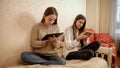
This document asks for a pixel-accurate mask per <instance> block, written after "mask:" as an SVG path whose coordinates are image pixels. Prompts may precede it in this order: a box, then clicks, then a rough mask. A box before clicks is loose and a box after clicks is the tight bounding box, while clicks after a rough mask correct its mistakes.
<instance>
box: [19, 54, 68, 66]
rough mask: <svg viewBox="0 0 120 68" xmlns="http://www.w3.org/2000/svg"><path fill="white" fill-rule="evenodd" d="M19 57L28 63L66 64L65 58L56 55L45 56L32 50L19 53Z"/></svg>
mask: <svg viewBox="0 0 120 68" xmlns="http://www.w3.org/2000/svg"><path fill="white" fill-rule="evenodd" d="M21 59H22V61H24V62H25V63H28V64H42V65H50V64H56V65H64V64H66V62H65V60H64V59H63V58H62V57H59V56H58V55H52V56H45V55H42V54H40V53H33V52H23V53H22V54H21Z"/></svg>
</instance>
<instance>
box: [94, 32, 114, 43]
mask: <svg viewBox="0 0 120 68" xmlns="http://www.w3.org/2000/svg"><path fill="white" fill-rule="evenodd" d="M95 39H96V40H98V41H100V43H110V42H112V38H111V36H110V35H109V33H96V34H95Z"/></svg>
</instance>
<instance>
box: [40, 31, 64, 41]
mask: <svg viewBox="0 0 120 68" xmlns="http://www.w3.org/2000/svg"><path fill="white" fill-rule="evenodd" d="M62 34H63V32H62V33H52V34H46V35H45V36H44V37H43V38H42V39H41V40H42V41H43V40H47V39H48V38H49V37H53V36H55V37H58V36H59V35H62Z"/></svg>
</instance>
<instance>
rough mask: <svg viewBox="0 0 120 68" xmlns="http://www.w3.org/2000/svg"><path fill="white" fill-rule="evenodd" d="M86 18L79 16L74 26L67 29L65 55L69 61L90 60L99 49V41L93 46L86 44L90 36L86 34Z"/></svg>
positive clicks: (92, 44)
mask: <svg viewBox="0 0 120 68" xmlns="http://www.w3.org/2000/svg"><path fill="white" fill-rule="evenodd" d="M85 25H86V18H85V17H84V16H83V15H82V14H79V15H77V16H76V18H75V20H74V23H73V25H72V26H70V27H68V28H66V29H65V46H64V52H63V55H64V57H65V58H66V59H67V60H70V59H85V60H87V59H90V58H91V57H93V56H94V53H95V51H96V50H97V49H98V48H99V46H100V44H99V42H98V41H94V42H93V43H91V44H87V43H86V39H87V38H88V37H89V36H90V34H89V33H88V34H86V32H84V29H85Z"/></svg>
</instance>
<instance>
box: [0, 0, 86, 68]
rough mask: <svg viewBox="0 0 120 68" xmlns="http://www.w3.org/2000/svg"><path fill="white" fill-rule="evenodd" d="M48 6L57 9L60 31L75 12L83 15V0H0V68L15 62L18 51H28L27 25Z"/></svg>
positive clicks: (37, 19)
mask: <svg viewBox="0 0 120 68" xmlns="http://www.w3.org/2000/svg"><path fill="white" fill-rule="evenodd" d="M48 6H54V7H56V9H57V10H58V13H59V19H58V24H59V25H60V29H61V31H62V32H63V31H64V28H66V27H67V26H69V25H71V24H72V22H73V20H74V17H75V16H76V15H77V14H79V13H82V14H84V15H86V0H0V68H3V67H5V66H11V65H16V64H18V63H19V60H20V53H21V52H23V51H30V44H29V38H30V31H31V27H32V26H33V25H34V24H35V23H38V22H39V21H40V20H41V18H42V16H43V12H44V10H45V9H46V8H47V7H48ZM63 23H64V24H63Z"/></svg>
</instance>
